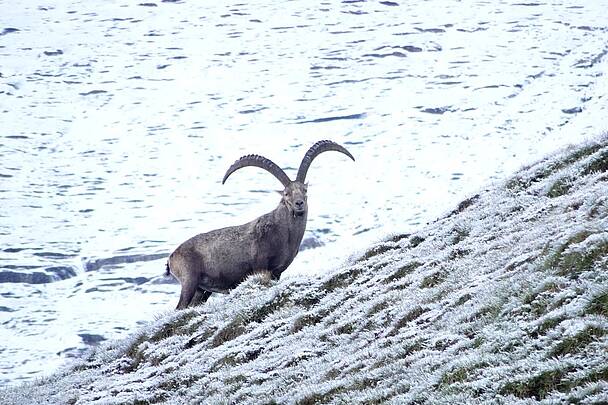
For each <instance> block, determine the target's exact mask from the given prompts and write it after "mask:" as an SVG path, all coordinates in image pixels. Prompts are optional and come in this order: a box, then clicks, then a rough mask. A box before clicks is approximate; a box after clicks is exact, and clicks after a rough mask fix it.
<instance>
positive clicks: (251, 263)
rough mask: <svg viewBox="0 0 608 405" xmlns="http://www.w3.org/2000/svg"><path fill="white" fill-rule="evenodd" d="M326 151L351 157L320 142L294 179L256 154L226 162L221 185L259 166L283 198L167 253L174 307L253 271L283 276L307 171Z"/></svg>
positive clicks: (298, 238)
mask: <svg viewBox="0 0 608 405" xmlns="http://www.w3.org/2000/svg"><path fill="white" fill-rule="evenodd" d="M327 151H337V152H342V153H344V154H345V155H347V156H348V157H349V158H351V159H352V160H355V158H354V157H353V156H352V155H351V154H350V152H348V151H347V150H346V149H345V148H344V147H343V146H340V145H338V144H337V143H335V142H332V141H319V142H317V143H315V144H314V145H313V146H312V147H311V148H310V149H309V150H308V152H306V154H305V155H304V158H303V159H302V163H300V168H299V169H298V174H297V176H296V179H295V180H294V181H292V180H290V179H289V177H288V176H287V175H286V174H285V172H284V171H283V170H282V169H281V168H280V167H279V166H277V165H276V164H275V163H273V162H272V161H271V160H269V159H266V158H265V157H262V156H258V155H247V156H243V157H242V158H240V159H239V160H237V161H236V162H234V164H233V165H232V166H230V168H229V169H228V171H227V172H226V174H225V175H224V179H223V180H222V184H223V183H225V182H226V179H227V178H228V176H230V175H231V174H232V173H234V172H235V171H236V170H238V169H240V168H243V167H246V166H256V167H260V168H262V169H265V170H267V171H268V172H270V173H271V174H272V175H274V176H275V177H276V178H277V179H278V180H279V181H280V182H281V184H283V187H285V188H284V190H283V193H282V198H281V202H280V203H279V206H278V207H277V208H275V209H274V210H272V211H271V212H269V213H267V214H265V215H262V216H261V217H259V218H257V219H254V220H253V221H251V222H248V223H246V224H243V225H239V226H231V227H227V228H221V229H216V230H213V231H211V232H207V233H201V234H199V235H196V236H194V237H192V238H190V239H188V240H187V241H185V242H184V243H182V244H181V245H180V246H179V247H178V248H177V249H175V251H174V252H173V253H171V255H170V256H169V260H168V262H167V272H168V273H169V272H170V273H171V274H173V275H174V276H175V278H177V279H178V280H179V281H180V283H181V286H182V292H181V295H180V297H179V302H178V304H177V309H182V308H186V307H188V306H193V305H197V304H200V303H203V302H205V301H206V300H207V299H208V298H209V296H210V295H211V293H214V292H221V293H226V292H228V291H229V290H231V289H233V288H234V287H236V286H237V285H238V284H239V283H240V282H241V281H243V280H244V279H245V278H246V277H247V276H249V275H250V274H252V273H254V272H256V271H268V272H270V274H271V275H272V278H273V279H275V280H278V279H279V278H280V277H281V273H283V271H285V269H287V267H288V266H289V265H290V264H291V262H292V261H293V259H294V258H295V257H296V255H297V254H298V250H299V248H300V242H302V237H303V236H304V231H305V230H306V218H307V216H308V205H307V200H306V198H307V197H306V192H307V185H306V184H305V183H304V180H305V179H306V173H307V171H308V168H309V167H310V164H311V163H312V161H313V159H314V158H315V157H317V156H318V155H319V154H320V153H323V152H327Z"/></svg>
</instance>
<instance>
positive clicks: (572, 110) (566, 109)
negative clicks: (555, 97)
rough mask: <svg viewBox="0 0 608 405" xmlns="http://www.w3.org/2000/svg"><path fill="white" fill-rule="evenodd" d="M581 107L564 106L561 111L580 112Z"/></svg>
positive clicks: (565, 112) (566, 112) (568, 112)
mask: <svg viewBox="0 0 608 405" xmlns="http://www.w3.org/2000/svg"><path fill="white" fill-rule="evenodd" d="M582 111H583V109H582V108H581V107H573V108H564V109H562V112H563V113H564V114H578V113H580V112H582Z"/></svg>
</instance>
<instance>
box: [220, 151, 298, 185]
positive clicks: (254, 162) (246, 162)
mask: <svg viewBox="0 0 608 405" xmlns="http://www.w3.org/2000/svg"><path fill="white" fill-rule="evenodd" d="M246 166H255V167H260V168H262V169H264V170H267V171H269V172H270V174H272V175H273V176H274V177H276V178H277V179H278V180H279V181H280V182H281V184H283V187H287V186H288V185H289V183H291V180H289V177H288V176H287V175H286V174H285V172H284V171H283V169H281V168H280V167H279V166H277V165H276V164H275V163H274V162H273V161H272V160H270V159H266V158H265V157H264V156H260V155H247V156H243V157H242V158H240V159H238V160H237V161H236V162H234V163H233V164H232V166H230V167H229V168H228V171H227V172H226V174H225V175H224V179H223V180H222V184H224V183H225V182H226V179H228V176H230V175H231V174H232V173H234V172H235V171H237V170H239V169H240V168H243V167H246Z"/></svg>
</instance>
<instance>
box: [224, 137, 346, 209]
mask: <svg viewBox="0 0 608 405" xmlns="http://www.w3.org/2000/svg"><path fill="white" fill-rule="evenodd" d="M332 150H333V151H337V152H342V153H344V154H345V155H346V156H348V157H349V158H351V159H352V160H355V158H354V157H353V155H351V154H350V152H349V151H347V150H346V148H344V147H343V146H340V145H338V144H337V143H335V142H332V141H327V140H325V141H319V142H317V143H315V144H314V145H313V146H311V148H310V149H308V152H306V154H305V155H304V158H303V159H302V163H300V168H299V169H298V174H297V175H296V179H295V180H293V181H292V180H291V179H290V178H289V176H287V174H285V172H284V171H283V169H281V168H280V167H279V166H277V165H276V164H275V163H274V162H272V161H271V160H270V159H267V158H265V157H263V156H259V155H247V156H243V157H242V158H240V159H239V160H237V161H236V162H234V164H233V165H232V166H230V168H229V169H228V171H227V172H226V174H225V175H224V179H223V180H222V184H224V183H225V182H226V179H228V176H230V175H231V174H232V173H234V172H235V171H237V170H238V169H240V168H242V167H246V166H256V167H260V168H262V169H265V170H267V171H268V172H270V173H271V174H272V175H274V177H276V178H277V179H278V180H279V181H280V182H281V184H283V187H285V189H284V190H283V193H282V200H281V202H282V203H283V204H285V206H286V207H287V208H288V209H289V211H290V212H291V214H292V215H293V216H294V218H296V217H306V214H307V212H308V204H307V201H306V198H307V197H306V192H307V188H308V186H307V184H306V183H305V182H304V181H305V180H306V173H307V172H308V168H309V167H310V164H311V163H312V161H313V160H314V158H316V157H317V156H318V155H319V154H321V153H323V152H328V151H332Z"/></svg>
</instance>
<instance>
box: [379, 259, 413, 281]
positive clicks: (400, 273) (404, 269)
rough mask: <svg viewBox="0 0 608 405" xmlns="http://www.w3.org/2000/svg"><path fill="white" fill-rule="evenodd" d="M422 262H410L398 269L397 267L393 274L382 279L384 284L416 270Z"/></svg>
mask: <svg viewBox="0 0 608 405" xmlns="http://www.w3.org/2000/svg"><path fill="white" fill-rule="evenodd" d="M422 265H423V263H420V262H415V261H414V262H410V263H408V264H406V265H404V266H401V267H400V268H399V269H397V270H396V271H395V272H394V273H393V274H391V275H390V276H388V277H386V278H385V279H384V280H383V283H384V284H389V283H391V282H393V281H396V280H398V279H400V278H403V277H405V276H407V275H408V274H411V273H412V272H413V271H414V270H416V269H417V268H418V267H420V266H422Z"/></svg>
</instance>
